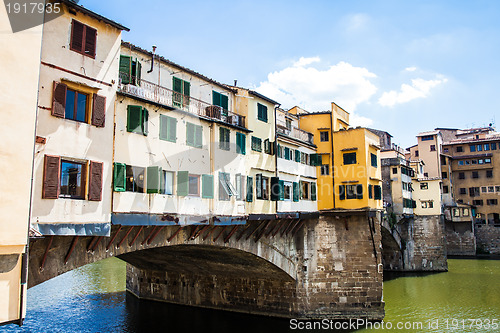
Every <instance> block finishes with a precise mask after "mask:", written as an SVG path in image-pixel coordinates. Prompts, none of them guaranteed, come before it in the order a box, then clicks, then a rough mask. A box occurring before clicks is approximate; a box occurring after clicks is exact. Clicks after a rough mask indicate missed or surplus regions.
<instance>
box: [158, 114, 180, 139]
mask: <svg viewBox="0 0 500 333" xmlns="http://www.w3.org/2000/svg"><path fill="white" fill-rule="evenodd" d="M160 140H165V141H170V142H176V141H177V119H175V118H173V117H169V116H165V115H162V114H161V115H160Z"/></svg>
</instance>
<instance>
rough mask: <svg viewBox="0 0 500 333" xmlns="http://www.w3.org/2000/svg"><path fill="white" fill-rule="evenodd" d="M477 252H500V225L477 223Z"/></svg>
mask: <svg viewBox="0 0 500 333" xmlns="http://www.w3.org/2000/svg"><path fill="white" fill-rule="evenodd" d="M475 228H476V242H477V245H476V246H477V252H478V254H479V253H489V254H500V227H495V226H493V225H484V224H476V227H475Z"/></svg>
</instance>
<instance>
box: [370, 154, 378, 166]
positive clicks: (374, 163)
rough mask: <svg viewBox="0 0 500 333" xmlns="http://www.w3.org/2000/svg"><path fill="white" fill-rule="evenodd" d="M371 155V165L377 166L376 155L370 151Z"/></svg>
mask: <svg viewBox="0 0 500 333" xmlns="http://www.w3.org/2000/svg"><path fill="white" fill-rule="evenodd" d="M370 156H371V162H372V167H375V168H376V167H377V155H375V154H373V153H370Z"/></svg>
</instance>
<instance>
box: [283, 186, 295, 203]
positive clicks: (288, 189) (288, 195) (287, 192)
mask: <svg viewBox="0 0 500 333" xmlns="http://www.w3.org/2000/svg"><path fill="white" fill-rule="evenodd" d="M292 185H293V183H291V182H284V183H283V200H285V201H291V200H292Z"/></svg>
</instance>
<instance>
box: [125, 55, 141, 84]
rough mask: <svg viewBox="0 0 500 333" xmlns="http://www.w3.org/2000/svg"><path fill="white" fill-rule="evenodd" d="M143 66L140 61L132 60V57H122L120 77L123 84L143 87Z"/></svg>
mask: <svg viewBox="0 0 500 333" xmlns="http://www.w3.org/2000/svg"><path fill="white" fill-rule="evenodd" d="M141 72H142V65H141V63H140V62H139V60H137V59H135V60H132V57H130V56H126V55H120V69H119V76H120V80H121V82H122V84H132V85H134V86H140V85H141Z"/></svg>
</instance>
